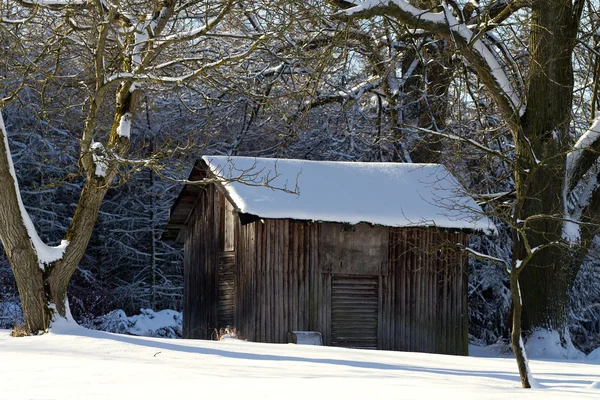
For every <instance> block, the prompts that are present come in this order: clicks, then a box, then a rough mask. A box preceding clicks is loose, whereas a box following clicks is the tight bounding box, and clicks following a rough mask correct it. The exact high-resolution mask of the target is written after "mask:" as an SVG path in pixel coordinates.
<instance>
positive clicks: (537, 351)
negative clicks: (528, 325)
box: [525, 329, 586, 360]
mask: <svg viewBox="0 0 600 400" xmlns="http://www.w3.org/2000/svg"><path fill="white" fill-rule="evenodd" d="M565 342H566V343H563V342H562V341H561V338H560V334H559V333H558V332H557V331H549V330H546V329H538V330H535V331H533V332H532V333H531V336H530V337H529V339H528V340H527V344H526V345H525V350H526V351H527V355H528V356H530V357H533V358H545V359H548V358H552V359H557V358H558V359H561V358H562V359H569V360H582V359H584V358H586V356H585V354H584V353H583V352H581V351H579V350H578V349H577V348H575V346H573V342H572V341H571V337H570V335H569V333H568V332H567V333H566V334H565Z"/></svg>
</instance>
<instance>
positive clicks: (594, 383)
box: [588, 381, 600, 389]
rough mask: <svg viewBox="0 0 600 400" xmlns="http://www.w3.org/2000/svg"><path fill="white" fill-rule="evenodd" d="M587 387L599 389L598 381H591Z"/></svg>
mask: <svg viewBox="0 0 600 400" xmlns="http://www.w3.org/2000/svg"><path fill="white" fill-rule="evenodd" d="M588 389H600V381H597V382H593V383H591V384H590V385H589V386H588Z"/></svg>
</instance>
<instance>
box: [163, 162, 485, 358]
mask: <svg viewBox="0 0 600 400" xmlns="http://www.w3.org/2000/svg"><path fill="white" fill-rule="evenodd" d="M190 180H193V181H197V180H207V182H206V183H205V184H204V185H202V186H197V185H186V186H185V187H184V189H183V190H182V192H181V194H180V196H179V197H178V199H177V200H176V202H175V204H174V205H173V207H172V209H171V216H170V220H169V222H168V225H167V229H166V231H165V234H164V235H163V236H164V237H167V238H169V237H170V238H173V239H175V238H176V239H177V240H179V241H183V242H184V247H185V255H184V275H185V276H184V278H185V279H184V281H185V287H184V305H183V335H184V337H186V338H198V339H209V338H211V337H213V335H214V332H215V330H218V329H219V328H222V327H226V326H230V327H235V328H236V330H237V332H238V334H239V335H241V336H242V337H243V338H245V339H248V340H250V341H258V342H269V343H285V342H287V337H288V336H287V335H288V332H290V331H318V332H320V333H321V334H322V338H323V344H325V345H331V346H345V347H357V348H369V349H384V350H405V351H421V352H432V353H446V354H464V355H466V354H467V352H468V329H467V258H466V255H465V254H464V253H463V252H461V251H458V250H457V248H456V244H457V243H460V244H463V245H466V244H467V242H468V235H469V233H470V232H473V231H480V230H481V231H484V230H490V229H493V226H491V224H490V223H489V221H488V220H487V219H485V218H481V217H480V216H478V214H477V213H476V212H475V210H478V208H477V207H478V206H477V205H476V203H475V202H474V201H473V199H471V198H470V197H468V196H465V195H464V194H461V193H460V190H461V187H460V185H459V184H458V182H457V181H456V179H455V178H454V177H453V176H452V175H451V174H450V173H449V172H448V171H447V170H446V169H445V168H444V167H443V166H441V165H437V164H394V163H346V162H321V161H301V160H284V159H265V158H246V157H216V156H214V157H211V156H207V157H203V158H202V159H201V160H200V161H198V162H197V163H196V165H195V167H194V169H193V171H192V173H191V176H190Z"/></svg>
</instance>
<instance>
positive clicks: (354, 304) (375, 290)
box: [331, 274, 379, 350]
mask: <svg viewBox="0 0 600 400" xmlns="http://www.w3.org/2000/svg"><path fill="white" fill-rule="evenodd" d="M378 316H379V276H376V275H336V274H334V275H332V277H331V345H332V346H337V347H352V348H359V349H374V350H375V349H377V336H378V335H377V333H378V324H377V321H378Z"/></svg>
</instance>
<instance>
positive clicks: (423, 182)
mask: <svg viewBox="0 0 600 400" xmlns="http://www.w3.org/2000/svg"><path fill="white" fill-rule="evenodd" d="M202 159H203V161H204V162H206V164H207V165H208V166H209V168H210V170H211V171H212V173H213V174H214V175H215V176H216V177H218V178H219V179H220V180H222V182H223V183H222V186H223V188H224V189H225V190H226V192H227V194H228V197H229V198H230V200H231V201H232V202H233V206H234V207H235V208H236V210H237V211H238V212H241V213H246V214H252V215H256V216H258V217H260V218H289V219H298V220H313V221H327V222H343V223H350V224H357V223H360V222H367V223H371V224H377V225H384V226H392V227H410V226H438V227H442V228H456V229H471V230H481V231H486V232H491V231H493V230H495V228H494V225H493V224H492V223H491V222H490V221H489V220H488V219H487V218H486V217H484V216H483V215H482V214H481V208H480V207H479V206H478V205H477V204H476V203H475V201H474V200H473V199H472V198H471V197H469V196H467V195H465V193H464V190H463V188H462V187H461V185H460V184H459V183H458V181H457V180H456V178H455V177H454V176H452V174H450V172H448V170H447V169H446V168H445V167H444V166H443V165H440V164H398V163H365V162H335V161H306V160H288V159H271V158H253V157H226V156H204V157H202ZM290 192H293V193H290Z"/></svg>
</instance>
